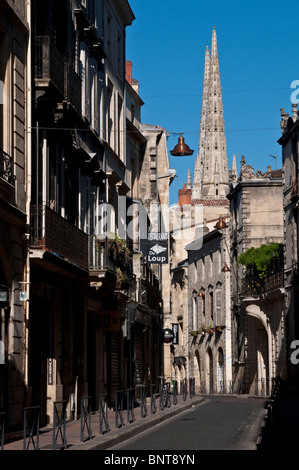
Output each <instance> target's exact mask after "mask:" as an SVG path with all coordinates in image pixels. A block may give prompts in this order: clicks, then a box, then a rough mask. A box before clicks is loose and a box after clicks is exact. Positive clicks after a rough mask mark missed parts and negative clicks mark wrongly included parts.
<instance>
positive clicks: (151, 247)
mask: <svg viewBox="0 0 299 470" xmlns="http://www.w3.org/2000/svg"><path fill="white" fill-rule="evenodd" d="M146 258H147V262H148V263H149V264H167V263H168V233H149V234H148V239H147V250H146Z"/></svg>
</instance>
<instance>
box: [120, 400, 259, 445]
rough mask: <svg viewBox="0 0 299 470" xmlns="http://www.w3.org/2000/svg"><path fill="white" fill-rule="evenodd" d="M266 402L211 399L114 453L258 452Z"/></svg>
mask: <svg viewBox="0 0 299 470" xmlns="http://www.w3.org/2000/svg"><path fill="white" fill-rule="evenodd" d="M264 406H265V401H264V400H263V399H261V398H252V397H251V398H246V397H241V398H237V397H221V396H217V397H209V399H208V400H207V401H205V402H204V403H202V404H200V405H197V406H195V407H194V408H192V410H191V411H187V412H185V413H183V414H180V415H179V416H177V417H175V418H173V419H171V420H168V421H167V422H165V423H163V424H161V425H159V426H156V427H154V428H152V429H151V430H150V431H147V432H145V433H143V434H142V436H140V437H135V438H132V439H130V440H129V441H127V442H126V443H123V444H121V445H118V446H115V447H114V448H113V450H114V449H115V450H136V451H137V450H156V451H157V450H162V449H168V450H178V449H179V450H255V449H256V445H255V444H256V439H257V436H258V433H259V431H260V425H261V420H262V417H263V409H264Z"/></svg>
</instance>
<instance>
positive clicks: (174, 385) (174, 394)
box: [172, 380, 178, 405]
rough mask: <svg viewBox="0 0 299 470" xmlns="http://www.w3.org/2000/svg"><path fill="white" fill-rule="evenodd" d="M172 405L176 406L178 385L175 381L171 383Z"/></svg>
mask: <svg viewBox="0 0 299 470" xmlns="http://www.w3.org/2000/svg"><path fill="white" fill-rule="evenodd" d="M172 403H173V404H174V405H177V404H178V383H177V381H176V380H173V381H172Z"/></svg>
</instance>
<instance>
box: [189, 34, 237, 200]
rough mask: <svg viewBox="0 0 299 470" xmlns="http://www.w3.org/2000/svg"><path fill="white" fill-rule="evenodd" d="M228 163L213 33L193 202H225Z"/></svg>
mask: <svg viewBox="0 0 299 470" xmlns="http://www.w3.org/2000/svg"><path fill="white" fill-rule="evenodd" d="M227 193H228V163H227V154H226V139H225V131H224V119H223V103H222V89H221V84H220V71H219V58H218V47H217V35H216V30H215V28H213V32H212V47H211V55H210V56H209V58H208V56H207V50H206V59H205V72H204V86H203V97H202V112H201V125H200V137H199V151H198V155H197V158H196V162H195V167H194V181H193V188H192V200H193V201H195V200H225V199H226V195H227Z"/></svg>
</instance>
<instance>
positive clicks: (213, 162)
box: [165, 28, 229, 385]
mask: <svg viewBox="0 0 299 470" xmlns="http://www.w3.org/2000/svg"><path fill="white" fill-rule="evenodd" d="M228 191H229V171H228V161H227V152H226V138H225V125H224V115H223V102H222V89H221V80H220V68H219V56H218V45H217V34H216V30H215V28H214V29H213V31H212V44H211V50H209V47H207V48H206V51H205V65H204V78H203V94H202V107H201V122H200V134H199V146H198V152H197V156H196V158H195V164H194V175H193V181H192V178H191V173H190V171H189V172H188V176H187V182H186V184H185V185H184V187H183V188H182V189H180V190H179V200H178V204H177V206H176V207H174V208H172V217H171V220H172V223H173V228H172V231H171V235H172V244H171V261H170V272H171V276H172V289H171V312H172V322H173V323H174V324H175V325H176V324H178V325H179V334H180V336H179V344H178V345H176V346H175V347H174V348H173V351H172V355H171V358H170V361H169V363H167V362H166V366H165V367H166V371H167V374H168V375H175V376H180V378H181V379H183V378H185V377H189V376H190V373H191V371H196V370H197V371H198V372H197V373H196V377H197V380H196V385H199V382H198V380H201V379H200V372H199V370H200V368H201V367H202V364H203V363H205V361H206V360H205V359H202V360H201V365H199V362H198V361H197V363H196V361H195V363H196V366H194V363H193V357H191V356H190V354H191V349H190V348H191V344H190V338H189V331H190V317H189V313H190V308H191V307H190V305H192V304H193V297H194V295H193V297H192V293H191V292H192V291H190V286H192V289H195V290H196V287H195V285H194V282H193V280H192V277H190V276H189V274H188V263H189V261H190V262H191V264H192V266H193V263H194V260H193V258H192V256H191V252H190V251H188V250H187V246H192V245H191V244H192V242H193V241H194V243H197V245H199V244H200V241H201V243H202V242H203V238H204V234H205V231H206V230H207V231H210V232H212V231H214V227H215V225H216V223H217V221H218V220H219V217H223V218H224V220H225V221H226V223H227V224H228V223H229V201H228V199H227V197H226V196H227V194H228ZM196 240H197V241H196ZM198 250H199V248H198ZM198 250H197V251H198ZM198 252H200V250H199V251H198ZM190 256H191V258H190ZM189 258H190V259H189ZM193 268H194V266H193ZM193 268H192V272H193V271H194V272H196V275H197V276H198V278H197V279H198V281H199V280H200V277H201V276H203V274H202V273H201V272H200V271H199V270H198V271H197V268H195V269H193ZM190 269H191V267H190ZM192 276H193V275H192ZM212 285H213V286H214V287H215V286H216V283H215V284H214V283H212ZM214 287H213V288H214ZM194 298H196V296H195V297H194ZM194 302H195V301H194ZM188 305H189V309H188V307H187V306H188ZM225 316H226V314H224V317H225ZM222 337H224V336H222ZM192 349H194V346H192ZM192 354H194V351H193V352H192ZM197 354H198V352H197ZM213 354H214V353H213ZM201 355H202V354H201ZM215 357H216V353H215ZM190 361H191V362H190ZM212 375H213V374H211V377H212ZM204 381H205V379H202V383H203V382H204ZM209 383H210V382H209ZM213 383H214V385H215V383H216V382H213Z"/></svg>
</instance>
